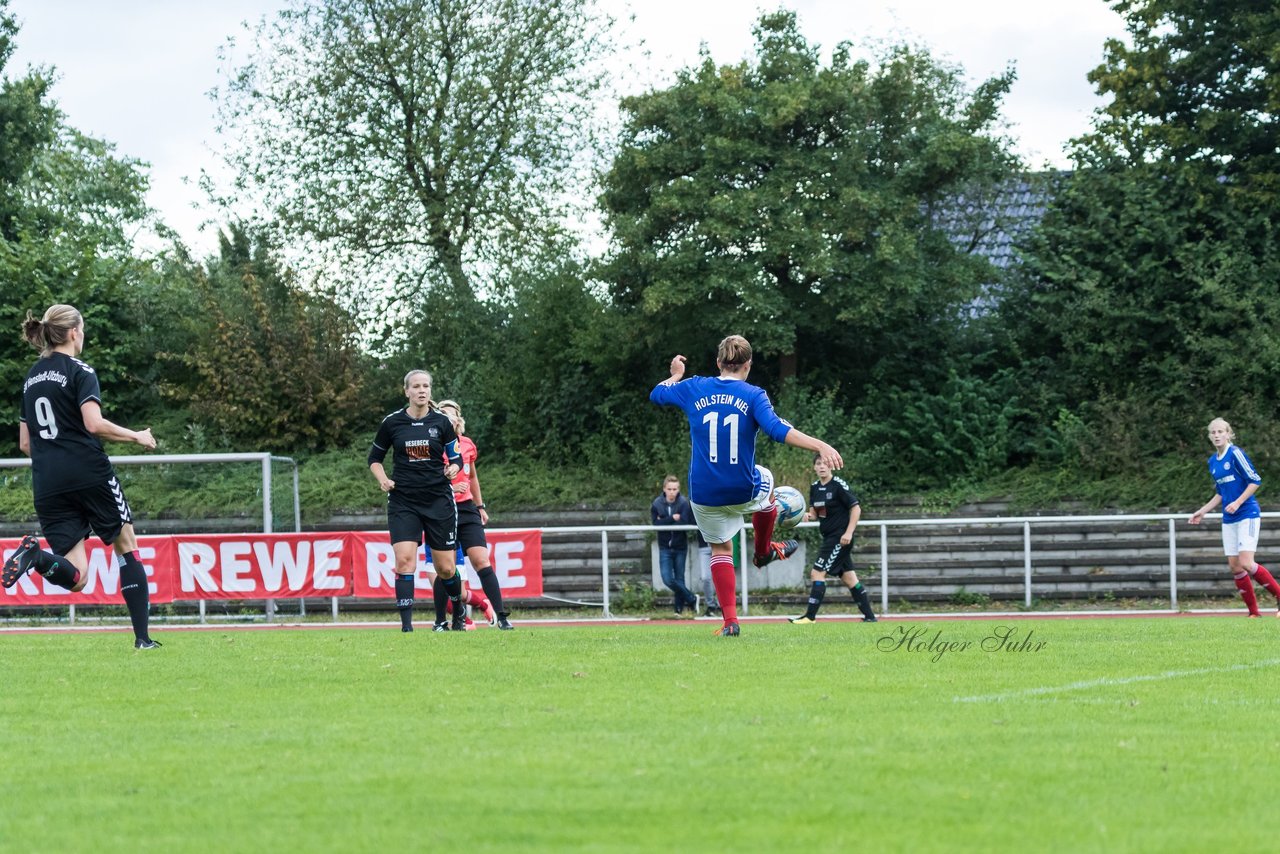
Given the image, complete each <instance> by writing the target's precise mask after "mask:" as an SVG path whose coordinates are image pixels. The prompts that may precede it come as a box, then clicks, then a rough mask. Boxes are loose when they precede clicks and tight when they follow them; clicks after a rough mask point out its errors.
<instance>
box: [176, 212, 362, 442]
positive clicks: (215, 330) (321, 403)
mask: <svg viewBox="0 0 1280 854" xmlns="http://www.w3.org/2000/svg"><path fill="white" fill-rule="evenodd" d="M189 275H190V279H189V281H190V282H191V284H192V285H193V286H194V289H195V291H196V293H198V294H199V308H200V312H199V313H198V314H195V315H193V316H191V317H189V318H187V321H186V322H187V336H186V337H187V340H188V341H189V349H188V350H186V351H184V352H180V353H164V354H161V355H162V358H163V359H165V360H166V361H167V362H169V363H171V364H176V365H178V366H181V369H182V370H185V371H186V372H187V379H186V381H185V382H181V383H175V382H173V380H172V377H173V376H175V373H176V374H177V375H181V374H180V372H174V371H170V372H169V376H170V377H171V379H170V381H169V382H168V383H166V385H165V387H164V389H163V391H164V393H165V394H166V396H167V397H169V398H170V399H171V400H174V401H177V402H178V403H180V404H182V405H183V406H186V407H189V408H190V410H191V412H192V413H193V414H194V416H195V417H196V418H197V419H198V420H199V421H200V422H201V423H202V424H203V425H205V426H206V427H207V428H208V430H209V431H210V432H211V433H214V434H216V435H220V436H222V437H224V439H225V440H226V441H227V442H229V443H230V444H232V445H235V446H237V447H240V448H255V449H256V448H267V449H270V450H274V451H285V452H293V451H300V450H306V451H318V450H327V449H329V448H334V447H345V446H346V445H347V444H348V443H349V442H350V441H351V438H352V434H353V433H355V432H356V431H362V430H364V429H366V428H367V427H368V426H369V424H370V418H371V417H372V416H371V413H370V409H371V407H370V406H369V396H368V393H367V391H366V387H367V385H368V383H367V379H368V366H367V364H366V357H365V356H364V355H363V354H362V353H361V351H360V349H359V347H358V344H357V332H358V329H357V327H356V324H355V322H354V320H353V318H351V316H350V315H349V314H347V313H346V312H345V311H343V310H342V309H341V308H339V307H338V306H337V305H336V304H335V303H334V301H333V300H332V299H328V298H325V297H324V296H322V295H317V294H315V293H311V292H308V291H305V290H303V289H302V288H301V287H299V286H298V284H297V282H296V281H295V279H294V277H293V275H292V274H291V273H290V272H289V271H288V270H285V269H283V268H282V267H281V265H280V262H279V261H278V260H277V258H276V256H275V254H274V253H273V251H272V249H271V247H270V245H269V243H268V242H267V240H266V239H265V238H264V237H263V236H262V235H259V234H253V233H251V232H250V231H249V230H247V229H245V228H244V227H242V226H239V225H233V226H232V227H231V228H230V229H229V230H228V231H227V232H226V233H224V234H222V235H221V236H220V239H219V255H218V257H217V258H215V259H210V260H209V261H208V263H207V264H206V265H205V266H204V267H197V268H195V269H192V270H191V271H190V273H189Z"/></svg>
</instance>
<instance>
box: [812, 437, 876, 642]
mask: <svg viewBox="0 0 1280 854" xmlns="http://www.w3.org/2000/svg"><path fill="white" fill-rule="evenodd" d="M813 471H814V474H816V475H817V476H818V479H817V480H815V481H814V482H813V483H812V484H811V485H810V486H809V509H808V510H807V511H806V512H805V519H806V520H807V521H810V522H812V521H813V520H815V519H817V520H820V521H819V523H818V531H819V532H820V533H821V534H822V548H821V550H820V551H819V552H818V559H817V560H816V561H814V562H813V570H812V571H810V573H809V579H810V580H811V581H812V582H813V587H812V588H811V589H810V591H809V607H808V610H806V611H805V612H804V614H803V615H801V616H799V617H792V618H791V622H792V623H793V624H795V625H801V626H803V625H809V624H811V623H815V622H817V620H818V609H819V608H821V607H822V598H823V597H824V596H825V595H826V594H827V576H828V575H831V576H834V577H836V578H839V579H840V580H841V581H843V582H844V586H845V587H848V588H849V593H850V594H852V596H853V600H854V601H855V602H857V603H858V610H859V611H861V612H862V622H864V623H874V622H876V615H875V613H874V612H873V611H872V610H871V597H870V596H868V595H867V589H866V588H865V587H863V586H862V582H861V581H859V580H858V573H856V572H854V571H853V556H852V551H853V530H854V528H856V527H858V520H859V519H861V518H862V505H860V504H859V503H858V496H856V495H854V494H853V490H851V489H849V484H847V483H845V482H844V481H843V480H842V479H841V478H838V477H836V476H835V475H833V474H832V472H831V467H830V466H828V465H827V464H826V463H825V462H823V461H822V458H821V457H815V458H814V461H813Z"/></svg>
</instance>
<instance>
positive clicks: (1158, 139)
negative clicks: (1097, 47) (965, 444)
mask: <svg viewBox="0 0 1280 854" xmlns="http://www.w3.org/2000/svg"><path fill="white" fill-rule="evenodd" d="M1117 8H1118V9H1120V10H1121V11H1122V12H1123V13H1124V14H1125V15H1126V20H1127V23H1128V27H1129V30H1130V34H1131V36H1132V38H1133V45H1132V47H1126V46H1125V45H1123V44H1120V43H1119V42H1115V41H1113V42H1109V43H1108V45H1107V59H1106V61H1105V62H1104V64H1103V65H1102V66H1100V67H1099V68H1098V69H1096V70H1095V71H1094V72H1093V74H1092V75H1091V79H1092V80H1093V81H1094V82H1095V83H1097V85H1098V87H1099V89H1100V91H1101V92H1103V93H1104V94H1108V95H1111V96H1112V101H1111V103H1110V105H1109V106H1108V107H1107V108H1106V110H1105V111H1104V112H1103V113H1102V114H1101V115H1100V116H1099V119H1098V121H1097V123H1096V127H1095V128H1094V130H1093V132H1092V133H1090V134H1089V135H1087V136H1085V137H1083V138H1082V139H1081V140H1079V141H1078V142H1077V146H1076V148H1075V152H1074V154H1075V158H1076V162H1077V165H1078V167H1079V168H1078V169H1077V170H1076V171H1075V173H1074V174H1073V175H1072V176H1071V177H1070V179H1069V180H1067V181H1065V182H1063V183H1062V184H1061V185H1060V186H1059V188H1058V191H1057V193H1056V196H1055V198H1054V201H1053V204H1052V205H1051V207H1050V209H1049V211H1048V212H1047V214H1046V216H1045V219H1044V222H1043V224H1042V227H1041V228H1040V230H1039V233H1038V234H1037V235H1035V237H1034V238H1033V239H1032V240H1031V241H1030V242H1029V244H1028V246H1027V248H1026V253H1025V260H1026V263H1025V265H1024V267H1023V269H1022V271H1021V274H1020V276H1018V277H1017V278H1015V279H1014V280H1013V281H1012V282H1011V284H1010V286H1009V288H1008V290H1007V291H1006V292H1005V293H1004V295H1003V299H1002V302H1001V304H1000V309H999V315H1000V321H1001V323H1002V324H1003V328H1004V329H1005V330H1006V331H1007V332H1008V335H1009V338H1008V342H1009V343H1010V345H1011V348H1010V350H1009V351H1008V352H1007V353H1005V354H1004V355H1003V358H1006V359H1008V360H1010V362H1011V363H1012V364H1015V365H1016V366H1017V367H1016V368H1015V370H1016V371H1017V373H1018V374H1019V381H1018V384H1017V385H1018V388H1019V390H1020V391H1021V393H1023V394H1025V395H1027V396H1028V397H1030V398H1033V399H1035V400H1037V401H1039V408H1040V411H1058V412H1060V413H1062V416H1061V417H1060V418H1059V419H1058V424H1057V425H1056V428H1057V429H1055V431H1054V435H1053V436H1052V437H1048V438H1047V439H1046V437H1045V436H1044V435H1043V434H1041V435H1040V436H1039V437H1038V438H1036V437H1031V438H1032V441H1030V442H1029V446H1030V447H1032V448H1034V449H1035V451H1036V454H1034V455H1033V456H1032V457H1031V459H1032V460H1035V461H1036V462H1037V463H1039V464H1041V465H1043V464H1045V463H1049V464H1055V463H1056V464H1059V465H1063V466H1067V467H1068V468H1069V469H1071V470H1073V471H1074V472H1075V473H1076V475H1077V476H1078V477H1079V478H1081V479H1089V478H1093V479H1100V480H1103V481H1107V482H1110V481H1111V479H1112V478H1114V477H1116V476H1118V475H1120V474H1121V473H1122V472H1123V473H1127V474H1128V475H1129V476H1131V477H1135V476H1136V477H1141V478H1142V479H1143V480H1146V479H1147V478H1149V477H1150V476H1151V472H1153V471H1155V470H1158V469H1159V467H1160V465H1161V464H1162V463H1163V461H1165V460H1170V461H1172V460H1175V459H1182V460H1187V461H1188V462H1189V461H1190V460H1193V459H1196V458H1198V457H1200V456H1201V455H1202V454H1207V453H1208V446H1207V443H1206V442H1205V441H1204V436H1203V429H1204V425H1205V424H1207V423H1208V421H1209V420H1210V419H1211V418H1213V417H1214V416H1216V415H1224V416H1226V417H1227V418H1228V419H1229V420H1231V421H1233V423H1234V422H1238V423H1244V422H1248V423H1249V424H1250V425H1251V426H1254V425H1265V424H1269V423H1272V422H1274V421H1275V420H1276V418H1277V417H1280V405H1278V403H1277V401H1280V340H1278V339H1277V337H1276V336H1275V335H1274V330H1275V328H1276V327H1277V324H1280V299H1277V296H1276V289H1275V283H1276V282H1277V281H1280V249H1277V246H1278V245H1280V240H1278V238H1280V233H1278V232H1277V222H1276V220H1275V216H1274V199H1275V190H1276V184H1275V173H1276V168H1277V163H1278V162H1280V161H1278V160H1277V154H1276V148H1275V145H1274V140H1275V138H1276V133H1277V125H1276V121H1277V120H1276V113H1275V110H1274V109H1273V107H1274V104H1275V103H1276V101H1275V93H1274V82H1273V81H1274V80H1275V79H1276V73H1275V70H1276V68H1275V63H1276V56H1275V55H1274V51H1273V50H1271V49H1270V46H1271V45H1274V44H1275V43H1276V40H1277V38H1280V13H1278V12H1277V11H1276V7H1275V5H1274V4H1270V3H1267V4H1263V3H1244V4H1229V3H1198V2H1196V3H1193V2H1189V0H1150V2H1122V3H1118V4H1117ZM1268 104H1270V105H1271V106H1270V107H1268V106H1267V105H1268ZM1262 139H1266V140H1270V142H1267V143H1265V144H1262V145H1261V146H1260V145H1259V140H1262ZM1032 411H1034V410H1032ZM1022 424H1023V426H1021V427H1019V428H1018V429H1021V430H1023V431H1024V432H1027V433H1028V435H1030V433H1031V432H1032V429H1031V422H1030V421H1029V420H1027V419H1022ZM1241 435H1242V436H1249V435H1252V436H1257V437H1258V440H1254V441H1253V442H1249V441H1248V440H1242V441H1244V442H1245V443H1246V444H1245V446H1246V447H1248V448H1249V450H1250V451H1251V453H1253V454H1255V455H1262V456H1267V457H1269V456H1271V455H1273V454H1274V453H1275V452H1276V451H1277V450H1280V446H1276V445H1274V444H1271V442H1272V441H1273V440H1272V438H1271V431H1269V430H1261V431H1260V430H1256V429H1255V430H1250V431H1247V432H1246V431H1241ZM1259 440H1260V441H1259ZM1152 486H1154V485H1152Z"/></svg>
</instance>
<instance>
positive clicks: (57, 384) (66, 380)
mask: <svg viewBox="0 0 1280 854" xmlns="http://www.w3.org/2000/svg"><path fill="white" fill-rule="evenodd" d="M89 400H94V401H97V402H98V404H99V405H101V404H102V396H101V390H100V389H99V387H98V375H97V374H96V373H94V370H93V368H91V367H89V366H88V365H87V364H85V363H84V362H82V361H80V360H79V359H77V358H74V357H73V356H68V355H67V354H66V353H53V354H52V355H50V356H47V357H42V358H41V359H40V360H39V361H37V362H36V363H35V364H34V365H33V366H32V367H31V370H30V371H28V372H27V381H26V382H25V383H23V385H22V413H21V415H20V416H19V417H20V418H21V419H22V421H24V422H25V423H26V425H27V432H28V433H29V434H30V436H31V476H32V485H33V492H34V493H35V497H36V498H39V497H41V496H45V495H57V494H58V493H62V492H71V491H73V490H77V489H83V488H85V487H88V486H94V485H97V484H103V483H106V482H107V481H108V480H110V479H111V478H112V477H113V476H114V472H113V471H112V468H111V461H110V460H109V459H107V452H106V451H105V450H103V448H102V442H100V441H98V437H97V436H95V435H93V434H92V433H90V432H89V431H88V430H87V429H85V426H84V417H83V416H82V415H81V414H80V405H81V404H83V403H85V402H86V401H89Z"/></svg>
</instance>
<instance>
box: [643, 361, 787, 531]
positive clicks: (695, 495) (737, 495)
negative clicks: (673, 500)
mask: <svg viewBox="0 0 1280 854" xmlns="http://www.w3.org/2000/svg"><path fill="white" fill-rule="evenodd" d="M649 399H650V400H652V401H653V402H654V403H656V404H659V405H661V406H678V407H680V408H681V409H683V410H684V413H685V415H686V416H687V417H688V419H689V438H691V439H692V440H693V456H692V458H691V459H690V460H689V498H690V499H692V500H693V502H694V503H695V504H703V505H706V506H708V507H726V506H728V505H731V504H745V503H746V502H748V501H750V500H751V498H752V496H753V495H755V493H756V490H757V489H759V488H760V475H759V473H758V472H757V471H756V431H757V430H764V432H765V434H766V435H767V436H768V437H769V438H770V439H773V440H774V441H775V442H782V441H784V440H785V439H786V438H787V434H788V433H789V432H791V425H790V424H788V423H787V422H786V421H783V420H782V419H781V418H779V417H778V413H776V412H774V411H773V404H772V403H770V402H769V395H768V394H766V393H765V391H764V389H762V388H760V387H759V386H753V385H751V383H748V382H744V381H742V380H730V379H723V378H721V377H690V378H689V379H687V380H681V381H680V382H678V383H671V384H668V383H665V382H663V383H659V384H658V385H657V386H655V387H654V389H653V391H652V392H650V393H649Z"/></svg>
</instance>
